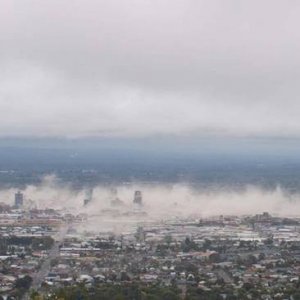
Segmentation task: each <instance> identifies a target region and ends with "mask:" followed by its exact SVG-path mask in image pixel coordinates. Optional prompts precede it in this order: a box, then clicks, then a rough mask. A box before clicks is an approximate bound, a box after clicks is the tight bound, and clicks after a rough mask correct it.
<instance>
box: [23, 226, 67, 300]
mask: <svg viewBox="0 0 300 300" xmlns="http://www.w3.org/2000/svg"><path fill="white" fill-rule="evenodd" d="M69 227H70V226H69V225H66V226H63V227H62V228H61V229H60V231H59V232H58V233H57V236H55V237H54V239H55V242H54V245H53V247H52V248H51V249H50V250H49V253H48V256H47V258H46V259H45V260H44V262H43V263H42V265H41V267H40V269H39V271H38V272H37V273H36V274H35V275H34V276H33V278H32V284H31V289H33V290H38V289H39V288H40V287H41V284H42V282H43V281H44V279H45V277H46V276H47V274H48V273H49V270H50V264H51V260H52V259H54V258H56V257H58V256H59V245H60V244H61V242H63V240H64V238H65V236H66V234H67V232H68V229H69ZM23 299H24V300H27V299H29V291H28V292H27V293H26V294H25V295H24V297H23Z"/></svg>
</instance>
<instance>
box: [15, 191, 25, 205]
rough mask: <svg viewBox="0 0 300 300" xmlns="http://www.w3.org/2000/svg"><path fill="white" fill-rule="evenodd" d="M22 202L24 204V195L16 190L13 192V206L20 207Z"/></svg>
mask: <svg viewBox="0 0 300 300" xmlns="http://www.w3.org/2000/svg"><path fill="white" fill-rule="evenodd" d="M23 204H24V195H23V194H22V193H21V192H20V191H18V192H17V193H16V194H15V207H16V208H21V207H22V206H23Z"/></svg>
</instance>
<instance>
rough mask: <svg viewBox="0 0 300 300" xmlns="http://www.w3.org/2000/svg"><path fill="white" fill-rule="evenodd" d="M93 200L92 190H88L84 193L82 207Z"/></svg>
mask: <svg viewBox="0 0 300 300" xmlns="http://www.w3.org/2000/svg"><path fill="white" fill-rule="evenodd" d="M92 199H93V189H92V188H89V189H88V190H86V192H85V199H84V200H83V206H86V205H88V204H89V203H90V202H91V201H92Z"/></svg>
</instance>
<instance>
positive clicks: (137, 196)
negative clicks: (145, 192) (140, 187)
mask: <svg viewBox="0 0 300 300" xmlns="http://www.w3.org/2000/svg"><path fill="white" fill-rule="evenodd" d="M133 204H136V205H142V204H143V196H142V192H141V191H135V192H134V198H133Z"/></svg>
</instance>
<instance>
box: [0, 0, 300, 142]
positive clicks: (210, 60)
mask: <svg viewBox="0 0 300 300" xmlns="http://www.w3.org/2000/svg"><path fill="white" fill-rule="evenodd" d="M299 13H300V4H299V3H298V2H297V1H292V0H291V1H284V2H283V1H263V2H262V1H256V0H255V1H253V0H252V1H242V2H241V1H233V0H232V1H226V2H224V1H199V0H197V1H196V0H188V1H177V0H172V1H169V0H165V1H158V0H154V1H153V0H152V1H149V0H142V1H140V0H129V1H121V0H111V1H102V0H99V1H96V0H95V1H93V0H88V1H82V0H81V1H79V0H74V1H71V2H70V1H66V0H59V1H58V0H51V1H37V0H35V1H34V0H23V1H9V0H4V1H1V3H0V36H1V38H0V111H1V118H0V135H2V136H9V135H39V136H57V135H58V136H60V135H61V136H87V135H92V136H93V135H116V136H120V135H121V136H127V135H135V136H136V135H138V136H140V135H142V136H144V135H151V134H157V133H159V134H207V133H208V134H211V133H214V134H221V135H222V134H227V135H281V136H284V135H291V136H299V135H300V122H299V116H298V115H299V113H298V112H299V111H300V102H299V101H298V95H299V92H300V86H299V84H298V81H299V79H300V78H299V77H300V76H299V75H300V74H299V72H300V71H299V70H300V68H299V67H300V54H299V53H300V52H299V49H300V31H299V25H300V21H299V18H298V16H299Z"/></svg>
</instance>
